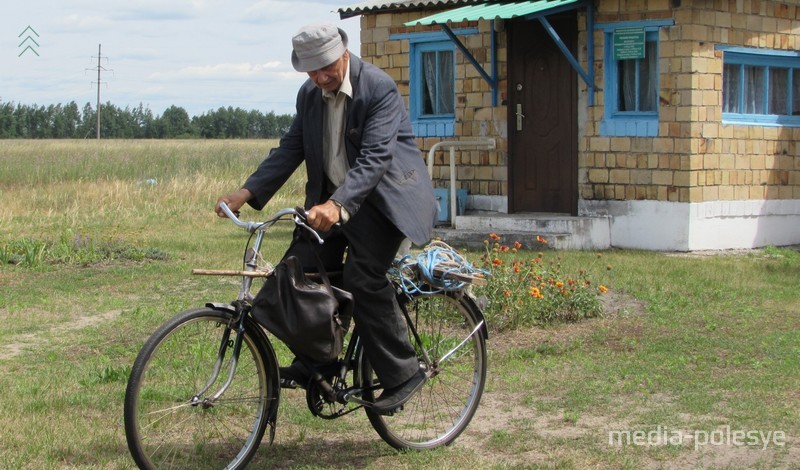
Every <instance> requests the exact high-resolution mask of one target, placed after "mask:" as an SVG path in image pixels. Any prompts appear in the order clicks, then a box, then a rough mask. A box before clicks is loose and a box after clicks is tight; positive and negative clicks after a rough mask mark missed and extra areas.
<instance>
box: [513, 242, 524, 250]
mask: <svg viewBox="0 0 800 470" xmlns="http://www.w3.org/2000/svg"><path fill="white" fill-rule="evenodd" d="M514 248H516V249H518V250H519V249H520V248H522V243H520V242H514Z"/></svg>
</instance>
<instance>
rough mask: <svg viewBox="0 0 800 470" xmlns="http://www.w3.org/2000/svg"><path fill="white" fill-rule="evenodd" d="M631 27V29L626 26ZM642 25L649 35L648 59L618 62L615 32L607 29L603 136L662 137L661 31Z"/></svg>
mask: <svg viewBox="0 0 800 470" xmlns="http://www.w3.org/2000/svg"><path fill="white" fill-rule="evenodd" d="M626 26H628V27H629V26H631V25H626ZM659 26H660V25H650V24H649V22H643V23H639V24H638V27H641V28H643V29H644V31H645V42H644V58H641V59H626V60H616V59H615V58H614V31H615V29H616V28H614V27H613V26H612V25H609V26H608V27H606V28H604V29H605V44H606V47H605V58H604V61H605V77H604V79H605V87H604V88H605V110H604V111H605V112H604V117H603V121H602V122H601V123H600V133H601V135H610V136H655V135H658V92H659V67H658V65H659V64H658V28H659Z"/></svg>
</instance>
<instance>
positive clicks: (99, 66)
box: [86, 44, 109, 140]
mask: <svg viewBox="0 0 800 470" xmlns="http://www.w3.org/2000/svg"><path fill="white" fill-rule="evenodd" d="M102 47H103V45H102V44H98V45H97V140H100V84H101V83H102V80H101V75H100V74H101V73H102V72H109V70H108V69H106V68H105V67H103V65H102V64H101V60H102V58H103V54H102V52H101V51H102ZM106 60H108V57H106ZM86 70H90V69H86Z"/></svg>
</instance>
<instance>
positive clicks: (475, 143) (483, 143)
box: [428, 138, 496, 228]
mask: <svg viewBox="0 0 800 470" xmlns="http://www.w3.org/2000/svg"><path fill="white" fill-rule="evenodd" d="M464 147H478V148H486V149H487V150H494V149H495V147H496V143H495V140H494V139H493V138H492V139H481V140H443V141H441V142H437V143H435V144H433V147H431V149H430V150H429V151H428V174H430V175H431V177H433V156H434V154H435V153H436V151H437V150H439V149H440V148H450V226H451V227H453V228H455V226H456V148H459V149H463V148H464Z"/></svg>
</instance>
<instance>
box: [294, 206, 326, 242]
mask: <svg viewBox="0 0 800 470" xmlns="http://www.w3.org/2000/svg"><path fill="white" fill-rule="evenodd" d="M294 210H295V216H294V223H295V224H297V226H298V227H303V228H304V229H306V230H308V231H309V232H311V234H312V235H314V238H316V239H317V242H318V243H319V244H320V245H322V244H324V243H325V240H324V239H323V238H322V237H321V236H320V234H319V233H317V231H316V230H314V229H313V228H311V227H310V226H309V225H308V212H306V210H305V209H303V208H302V207H299V206H298V207H296V208H295V209H294Z"/></svg>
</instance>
